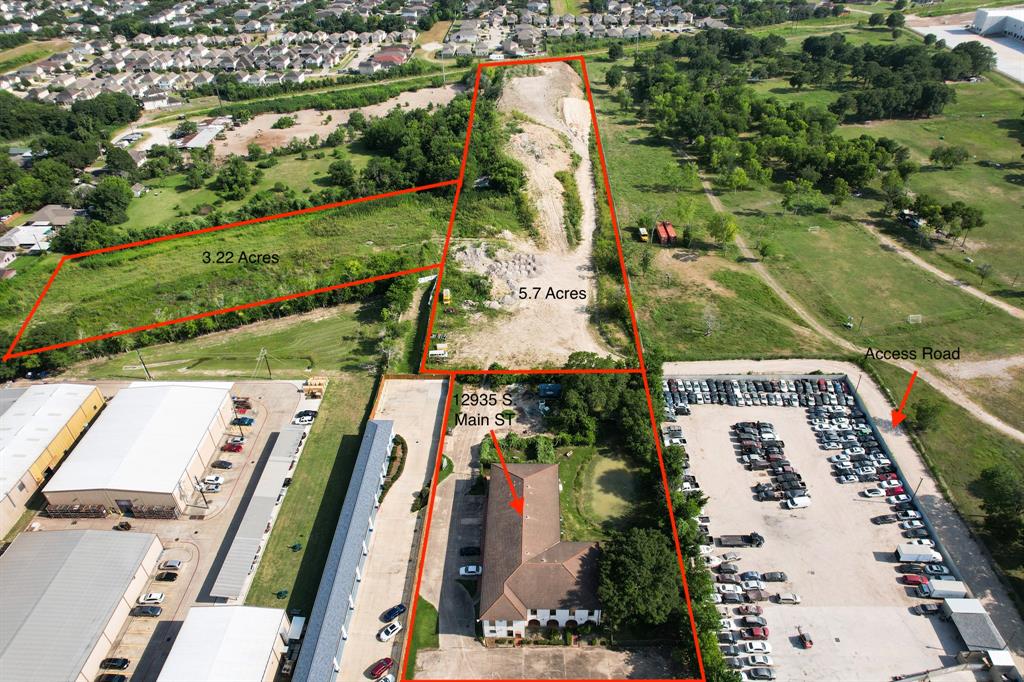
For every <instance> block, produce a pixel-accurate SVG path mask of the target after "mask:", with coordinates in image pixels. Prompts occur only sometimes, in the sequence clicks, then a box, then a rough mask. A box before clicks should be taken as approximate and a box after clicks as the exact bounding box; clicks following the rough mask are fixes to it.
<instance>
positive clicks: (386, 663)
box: [370, 658, 395, 679]
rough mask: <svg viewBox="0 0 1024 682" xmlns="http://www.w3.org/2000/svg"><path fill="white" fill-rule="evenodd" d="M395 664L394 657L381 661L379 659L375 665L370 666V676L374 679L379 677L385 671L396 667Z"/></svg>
mask: <svg viewBox="0 0 1024 682" xmlns="http://www.w3.org/2000/svg"><path fill="white" fill-rule="evenodd" d="M394 665H395V659H393V658H382V659H380V660H379V661H377V662H376V663H374V664H373V667H371V668H370V677H372V678H373V679H377V678H378V677H380V676H381V675H383V674H384V673H386V672H388V671H390V670H391V668H393V667H394Z"/></svg>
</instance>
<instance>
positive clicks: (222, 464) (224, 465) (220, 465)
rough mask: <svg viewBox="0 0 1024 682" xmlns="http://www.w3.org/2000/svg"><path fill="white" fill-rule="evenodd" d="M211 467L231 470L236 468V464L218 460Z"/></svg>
mask: <svg viewBox="0 0 1024 682" xmlns="http://www.w3.org/2000/svg"><path fill="white" fill-rule="evenodd" d="M210 466H211V467H212V468H214V469H230V468H231V467H233V466H234V464H232V463H231V462H229V461H227V460H226V459H218V460H215V461H214V462H213V464H211V465H210Z"/></svg>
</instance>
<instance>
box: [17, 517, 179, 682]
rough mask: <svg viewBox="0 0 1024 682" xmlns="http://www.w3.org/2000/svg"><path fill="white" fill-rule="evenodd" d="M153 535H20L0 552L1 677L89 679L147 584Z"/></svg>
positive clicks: (22, 681) (40, 681)
mask: <svg viewBox="0 0 1024 682" xmlns="http://www.w3.org/2000/svg"><path fill="white" fill-rule="evenodd" d="M162 551H163V547H162V546H161V544H160V540H159V539H158V538H157V536H156V535H153V534H152V533H134V532H133V533H123V532H122V533H119V532H116V531H112V530H56V531H46V532H37V533H22V534H21V535H19V536H18V537H17V538H16V539H15V540H14V542H13V543H12V544H11V546H10V547H9V548H8V549H7V551H6V552H4V554H3V556H0V575H2V576H3V580H0V604H3V608H0V679H2V680H18V682H69V681H71V682H92V681H93V680H94V679H95V678H96V676H97V674H99V672H100V670H99V664H100V661H102V660H103V659H104V658H105V657H106V656H107V654H108V652H109V651H110V649H111V646H112V645H113V643H114V641H115V640H116V639H117V636H118V634H119V633H120V632H121V628H122V627H124V624H125V621H126V620H127V619H128V616H129V614H130V612H131V610H132V608H133V607H134V606H135V602H136V600H137V599H138V598H139V596H140V595H141V594H142V593H143V591H144V590H145V589H146V588H147V587H148V585H149V581H150V578H151V576H152V574H153V571H154V570H156V566H157V562H158V561H159V560H160V553H161V552H162Z"/></svg>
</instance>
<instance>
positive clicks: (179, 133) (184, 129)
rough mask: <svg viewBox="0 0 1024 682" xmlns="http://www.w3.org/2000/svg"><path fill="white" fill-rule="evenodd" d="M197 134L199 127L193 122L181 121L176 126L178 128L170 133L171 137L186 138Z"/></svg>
mask: <svg viewBox="0 0 1024 682" xmlns="http://www.w3.org/2000/svg"><path fill="white" fill-rule="evenodd" d="M197 132H199V126H198V125H197V124H196V122H195V121H182V122H181V123H179V124H178V127H177V128H175V129H174V132H173V133H171V137H173V138H179V137H188V136H189V135H195V134H196V133H197Z"/></svg>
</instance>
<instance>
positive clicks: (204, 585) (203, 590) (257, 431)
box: [35, 381, 302, 682]
mask: <svg viewBox="0 0 1024 682" xmlns="http://www.w3.org/2000/svg"><path fill="white" fill-rule="evenodd" d="M101 388H102V390H103V393H104V395H105V396H107V397H108V398H109V397H110V396H111V395H113V394H114V393H116V391H117V390H118V388H119V385H113V384H105V385H103V386H102V387H101ZM231 393H232V395H241V396H248V397H249V398H250V400H251V402H252V409H251V410H249V411H248V412H247V414H248V415H249V416H252V417H254V420H255V421H254V423H253V425H252V427H244V431H243V433H244V435H245V437H246V443H245V445H244V448H243V450H242V451H241V452H238V453H229V452H218V453H217V456H218V457H219V458H222V459H225V460H228V461H230V462H231V463H232V467H231V468H230V469H218V470H212V469H211V470H210V471H209V473H211V474H219V475H221V476H222V477H223V478H224V483H223V485H222V486H221V490H220V492H218V493H213V494H209V495H208V496H207V499H208V500H209V505H208V506H204V505H202V503H201V500H199V502H200V504H199V505H197V506H196V507H194V508H191V509H189V512H190V513H192V514H193V515H195V516H201V517H202V518H190V517H189V516H188V515H182V516H181V517H179V518H178V519H173V520H172V519H128V521H129V522H130V523H131V526H132V531H131V532H134V531H142V532H149V533H155V534H156V535H157V536H158V537H159V538H160V541H161V542H162V543H163V546H164V548H165V551H164V553H163V554H162V555H161V557H160V561H161V563H163V562H164V561H168V560H171V559H179V560H182V561H183V562H184V564H183V566H182V568H181V569H180V570H179V571H178V572H177V573H178V578H177V579H176V580H175V581H174V582H156V581H153V582H152V583H151V584H150V585H149V586H148V587H147V588H146V589H145V591H146V592H163V593H164V595H165V597H164V601H163V603H162V604H161V605H160V606H161V608H162V613H161V615H160V617H158V618H137V617H132V618H129V619H128V621H127V623H126V625H125V628H124V630H123V631H122V632H121V634H120V636H119V637H118V639H117V640H116V641H115V644H114V647H113V648H112V649H111V651H110V652H109V654H108V656H111V657H124V658H127V659H129V660H130V661H131V664H130V666H129V668H128V669H127V670H126V671H123V672H124V674H126V675H129V676H130V678H131V679H132V680H133V682H146V681H151V680H155V679H156V678H157V676H158V675H159V673H160V669H161V667H163V664H164V661H165V660H166V659H167V655H168V653H169V652H170V649H171V646H172V645H173V643H174V637H175V636H176V635H177V633H178V630H179V629H180V628H181V623H182V621H183V620H184V619H185V615H186V614H187V612H188V609H189V608H190V607H191V606H193V605H194V604H200V603H206V604H208V603H212V602H215V601H217V600H215V599H213V598H212V597H210V595H209V590H210V588H211V587H212V585H213V581H214V580H215V578H216V576H217V571H218V570H219V567H220V562H221V561H222V560H223V557H224V553H225V552H226V551H227V547H228V545H230V542H231V533H232V532H233V528H234V527H235V525H236V523H237V520H236V516H239V515H240V514H241V513H242V511H243V510H244V507H245V502H246V501H247V499H248V496H249V495H250V494H251V492H252V487H253V485H254V484H255V480H253V478H252V474H253V472H254V471H255V470H259V468H260V465H261V462H262V459H263V458H265V457H266V456H267V455H268V454H269V450H270V448H269V438H270V436H271V434H273V433H276V432H277V431H279V430H280V429H281V428H282V427H283V426H285V425H287V424H289V423H290V422H291V420H292V417H293V416H294V413H295V410H296V406H297V405H299V403H300V400H301V398H302V394H301V389H300V383H298V382H289V381H256V382H240V383H236V384H234V386H233V387H232V389H231ZM231 435H238V428H237V427H231V430H230V431H229V432H228V433H226V434H225V438H227V437H228V436H231ZM35 521H36V522H37V523H38V524H39V527H40V528H42V529H45V530H59V529H67V528H72V527H74V528H95V529H101V530H109V529H110V528H111V527H112V526H114V525H115V524H116V523H117V522H118V521H119V518H118V517H107V518H105V519H51V518H46V517H43V516H38V517H36V519H35ZM154 575H155V574H154Z"/></svg>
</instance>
